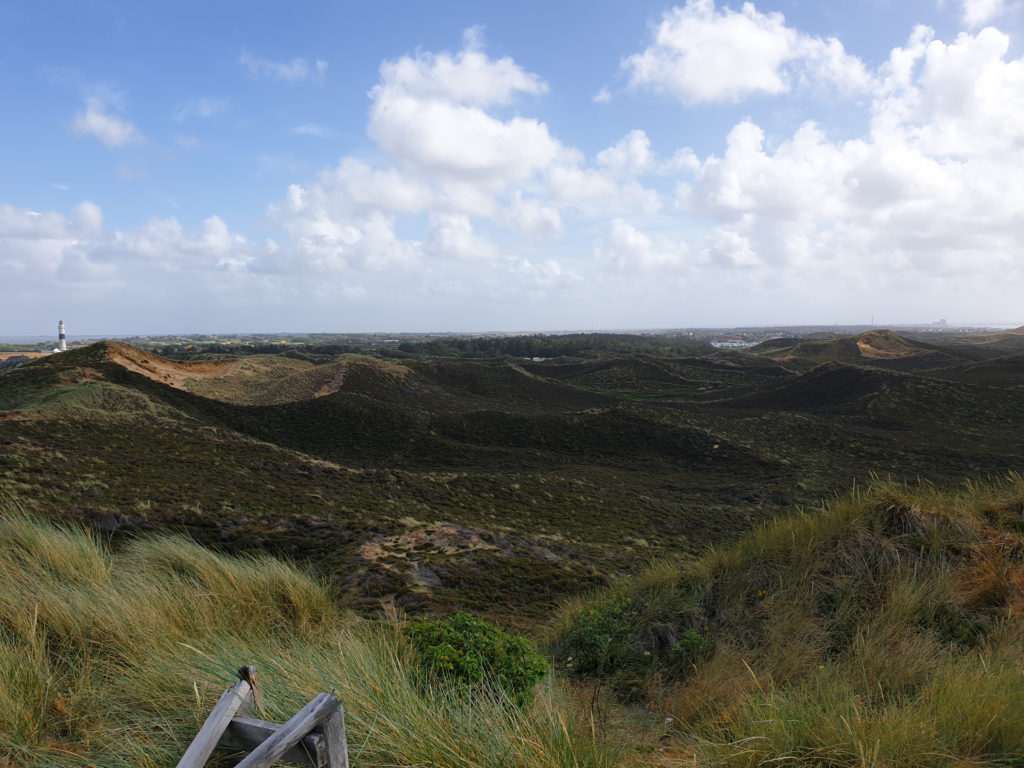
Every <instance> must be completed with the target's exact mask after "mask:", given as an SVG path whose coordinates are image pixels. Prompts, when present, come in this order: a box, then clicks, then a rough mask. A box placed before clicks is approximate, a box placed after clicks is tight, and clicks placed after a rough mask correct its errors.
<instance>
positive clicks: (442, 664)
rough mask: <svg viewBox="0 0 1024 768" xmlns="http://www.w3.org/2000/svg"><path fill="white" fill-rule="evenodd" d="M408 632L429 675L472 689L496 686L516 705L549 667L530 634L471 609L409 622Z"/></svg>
mask: <svg viewBox="0 0 1024 768" xmlns="http://www.w3.org/2000/svg"><path fill="white" fill-rule="evenodd" d="M405 636H406V637H407V638H408V639H409V640H410V642H411V643H412V645H413V647H414V648H415V649H416V652H417V654H418V655H419V659H420V664H421V667H422V670H421V673H422V674H423V676H424V677H426V678H428V679H429V678H433V679H435V680H441V681H444V682H454V683H456V684H458V685H465V686H466V687H467V688H469V689H471V690H480V689H482V688H483V689H488V690H491V691H494V690H497V691H500V692H501V693H504V694H505V695H507V696H508V697H509V699H511V700H512V701H514V702H516V703H517V704H523V703H526V702H527V701H529V700H530V698H532V692H533V686H534V685H535V684H536V683H537V682H538V681H539V680H540V679H541V678H542V677H544V675H545V674H546V673H547V671H548V665H547V662H546V661H544V659H543V658H541V657H540V656H539V655H537V654H536V653H535V652H534V650H533V648H532V647H531V646H530V643H529V641H528V640H527V639H526V638H524V637H518V636H512V635H509V634H508V633H507V632H505V631H503V630H501V629H499V628H498V627H496V626H494V625H493V624H491V623H490V622H488V621H486V620H484V619H481V618H480V617H479V616H472V615H470V614H468V613H456V614H455V615H454V616H449V617H448V618H446V619H441V620H437V621H435V620H432V619H418V620H417V621H414V622H412V623H411V624H409V625H408V626H406V628H405Z"/></svg>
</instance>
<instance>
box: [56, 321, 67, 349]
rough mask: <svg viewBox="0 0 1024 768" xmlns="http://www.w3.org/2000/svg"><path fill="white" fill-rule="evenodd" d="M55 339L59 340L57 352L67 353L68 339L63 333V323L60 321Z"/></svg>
mask: <svg viewBox="0 0 1024 768" xmlns="http://www.w3.org/2000/svg"><path fill="white" fill-rule="evenodd" d="M57 337H58V338H59V339H60V342H59V343H58V344H57V350H58V351H59V352H67V351H68V337H67V335H66V334H65V333H64V321H63V320H61V321H60V322H59V323H57Z"/></svg>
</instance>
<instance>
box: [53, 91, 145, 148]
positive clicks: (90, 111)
mask: <svg viewBox="0 0 1024 768" xmlns="http://www.w3.org/2000/svg"><path fill="white" fill-rule="evenodd" d="M107 107H108V105H107V104H106V102H104V101H103V99H100V98H98V97H95V96H93V97H89V98H87V99H86V100H85V108H84V109H81V110H79V111H78V112H77V113H75V116H74V118H72V120H71V126H70V127H71V130H72V132H74V133H79V134H82V135H85V136H93V137H95V138H97V139H99V140H100V141H102V142H103V143H104V144H106V145H107V146H108V147H122V146H124V145H125V144H137V143H140V142H142V141H143V136H142V133H141V132H140V131H139V129H138V128H136V127H135V126H134V125H132V124H131V123H130V122H128V121H127V120H123V119H121V118H120V117H117V116H116V115H112V114H110V113H109V112H108V111H107Z"/></svg>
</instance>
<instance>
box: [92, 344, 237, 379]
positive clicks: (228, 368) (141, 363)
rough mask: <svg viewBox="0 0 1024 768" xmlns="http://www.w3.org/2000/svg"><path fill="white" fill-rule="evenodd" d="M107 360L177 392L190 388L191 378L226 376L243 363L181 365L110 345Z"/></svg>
mask: <svg viewBox="0 0 1024 768" xmlns="http://www.w3.org/2000/svg"><path fill="white" fill-rule="evenodd" d="M107 357H108V358H110V360H111V361H112V362H115V363H117V364H118V365H120V366H122V367H124V368H127V369H128V370H129V371H132V372H133V373H138V374H141V375H142V376H145V377H146V378H149V379H153V381H159V382H160V383H162V384H166V385H168V386H170V387H174V388H175V389H184V390H187V389H188V387H186V386H185V382H187V381H188V380H189V379H210V378H216V377H221V376H227V375H229V374H231V373H234V372H235V371H237V370H238V369H239V367H240V366H241V361H240V360H223V361H219V362H215V363H178V362H175V361H173V360H167V359H165V358H162V357H159V356H158V355H153V354H149V353H146V352H144V351H142V350H140V349H135V348H134V347H129V346H127V345H125V346H123V347H122V346H121V345H118V346H113V345H111V346H110V347H109V348H108V350H107Z"/></svg>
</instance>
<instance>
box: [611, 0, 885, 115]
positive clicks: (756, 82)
mask: <svg viewBox="0 0 1024 768" xmlns="http://www.w3.org/2000/svg"><path fill="white" fill-rule="evenodd" d="M622 67H623V68H624V69H626V70H627V71H628V72H629V75H630V82H631V84H632V85H633V86H635V87H644V88H651V89H652V90H654V91H656V92H661V93H667V94H669V95H670V96H673V97H675V98H676V99H678V100H680V101H682V102H684V103H687V104H694V103H700V102H728V101H738V100H739V99H742V98H744V97H746V96H749V95H751V94H756V93H766V94H781V93H786V92H788V91H790V90H791V89H792V88H793V85H794V83H801V84H823V85H824V84H827V85H831V86H833V87H837V88H839V89H842V90H855V91H856V90H863V89H865V88H867V87H868V85H869V83H870V76H869V74H868V72H867V70H866V69H865V67H864V65H863V63H862V62H861V61H860V59H858V58H857V57H855V56H852V55H850V54H849V53H847V52H846V50H845V49H844V47H843V44H842V43H841V42H839V40H837V39H835V38H829V39H827V40H823V39H821V38H818V37H813V36H810V35H806V34H804V33H802V32H799V31H798V30H796V29H793V28H792V27H789V26H787V25H786V20H785V17H784V16H783V15H782V14H781V13H761V12H760V11H758V10H757V8H756V7H755V5H754V4H753V3H749V2H748V3H744V4H743V6H742V8H741V9H740V10H739V11H734V10H732V9H730V8H723V9H721V10H719V9H717V8H716V5H715V2H714V0H688V2H687V3H686V5H685V6H683V7H681V8H680V7H674V8H671V9H670V10H668V11H666V12H665V14H664V16H663V17H662V19H661V22H660V23H659V24H658V26H657V27H656V28H655V30H654V40H653V41H652V43H651V45H650V46H648V47H647V48H646V49H645V50H643V51H641V52H640V53H636V54H633V55H632V56H629V57H627V58H625V59H624V60H623V61H622Z"/></svg>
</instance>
